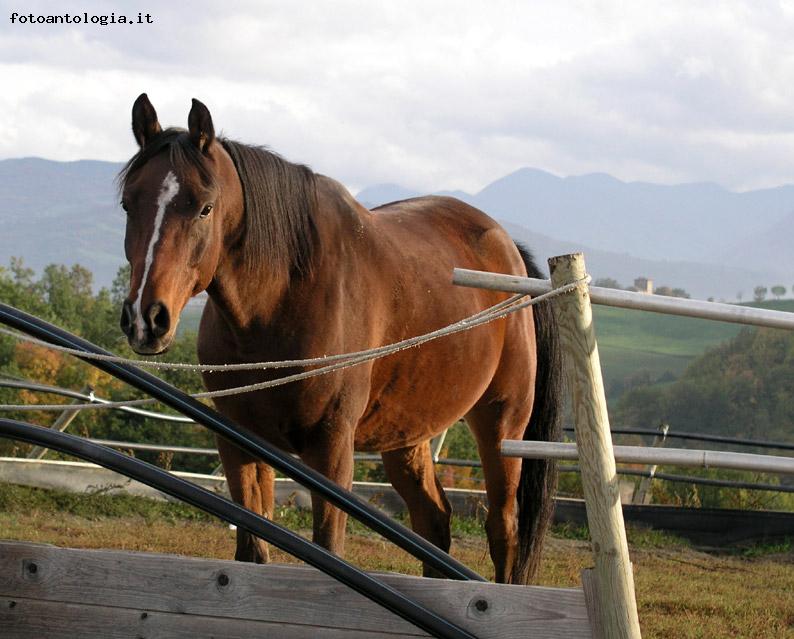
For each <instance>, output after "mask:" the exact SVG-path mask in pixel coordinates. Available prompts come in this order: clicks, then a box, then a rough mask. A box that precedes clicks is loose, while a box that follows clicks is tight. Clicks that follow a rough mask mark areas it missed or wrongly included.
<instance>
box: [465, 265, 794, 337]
mask: <svg viewBox="0 0 794 639" xmlns="http://www.w3.org/2000/svg"><path fill="white" fill-rule="evenodd" d="M452 281H453V283H455V284H458V285H460V286H471V287H474V288H485V289H489V290H494V291H506V292H510V293H528V294H530V295H541V294H543V293H548V292H549V291H550V290H551V288H552V287H551V283H550V282H549V280H540V279H535V278H531V277H517V276H515V275H500V274H498V273H486V272H484V271H471V270H468V269H463V268H456V269H455V270H454V271H453V275H452ZM589 291H590V301H591V302H592V303H593V304H600V305H603V306H616V307H618V308H631V309H634V310H638V311H651V312H653V313H666V314H668V315H683V316H685V317H698V318H700V319H709V320H717V321H719V322H732V323H734V324H747V325H749V326H765V327H767V328H785V329H789V330H794V313H787V312H785V311H774V310H771V309H765V308H751V307H749V306H738V305H736V304H722V303H719V302H704V301H702V300H690V299H682V298H679V297H665V296H663V295H648V294H647V293H636V292H634V291H621V290H617V289H613V288H602V287H600V286H590V287H589Z"/></svg>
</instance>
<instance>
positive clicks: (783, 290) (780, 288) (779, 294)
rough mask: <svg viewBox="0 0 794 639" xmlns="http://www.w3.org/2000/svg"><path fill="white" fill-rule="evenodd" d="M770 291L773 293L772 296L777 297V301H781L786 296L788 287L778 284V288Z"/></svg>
mask: <svg viewBox="0 0 794 639" xmlns="http://www.w3.org/2000/svg"><path fill="white" fill-rule="evenodd" d="M770 290H771V291H772V295H774V296H775V299H776V300H779V299H780V298H781V297H783V296H784V295H785V294H786V287H785V286H783V285H781V284H777V285H776V286H773V287H772V288H771V289H770Z"/></svg>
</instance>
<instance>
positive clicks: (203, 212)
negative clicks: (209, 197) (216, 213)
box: [199, 204, 212, 218]
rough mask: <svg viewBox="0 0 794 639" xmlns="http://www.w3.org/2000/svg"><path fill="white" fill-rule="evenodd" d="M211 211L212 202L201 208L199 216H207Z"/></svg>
mask: <svg viewBox="0 0 794 639" xmlns="http://www.w3.org/2000/svg"><path fill="white" fill-rule="evenodd" d="M211 212H212V204H207V205H205V206H204V208H203V209H201V213H199V217H202V218H203V217H207V216H208V215H209V214H210V213H211Z"/></svg>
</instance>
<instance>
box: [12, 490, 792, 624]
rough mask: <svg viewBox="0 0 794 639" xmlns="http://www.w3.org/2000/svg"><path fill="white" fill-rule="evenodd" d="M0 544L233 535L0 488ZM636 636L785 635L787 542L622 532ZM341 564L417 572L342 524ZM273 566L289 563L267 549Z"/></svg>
mask: <svg viewBox="0 0 794 639" xmlns="http://www.w3.org/2000/svg"><path fill="white" fill-rule="evenodd" d="M277 518H278V519H279V520H280V521H281V523H283V524H285V525H287V526H289V527H290V528H292V529H295V530H299V531H300V532H301V533H303V534H305V535H307V536H308V534H309V533H308V528H309V524H310V519H309V515H308V513H305V512H302V511H296V510H294V509H291V508H282V509H280V510H279V512H278V513H277ZM453 536H454V541H453V548H452V553H453V554H454V555H455V556H456V557H458V558H460V559H461V560H462V561H464V562H465V563H466V564H468V565H470V566H471V567H472V568H474V569H475V570H477V571H478V572H480V573H481V574H483V575H485V576H489V577H491V576H492V568H491V565H490V561H489V560H488V553H487V549H486V545H485V539H484V536H483V534H482V530H481V526H480V524H479V523H478V522H474V521H471V520H456V521H455V525H454V528H453ZM0 539H11V540H25V541H30V542H37V543H52V544H56V545H59V546H69V547H73V548H115V549H123V550H134V551H147V552H165V553H175V554H183V555H193V556H200V557H215V558H223V559H228V558H231V557H232V555H233V552H234V533H233V532H231V531H230V530H229V529H228V527H227V526H226V525H224V524H221V523H219V522H217V521H215V520H212V519H210V518H209V517H208V516H206V515H204V514H202V513H199V512H197V511H195V510H193V509H192V508H190V507H187V506H182V505H173V504H165V503H162V502H154V501H151V500H147V499H142V498H135V497H129V496H119V497H111V496H108V495H91V496H85V495H79V496H78V495H72V494H68V493H61V492H57V491H44V490H37V489H30V488H21V487H16V486H9V485H3V484H0ZM629 543H630V546H631V556H632V561H633V564H634V570H635V579H636V590H637V599H638V605H639V611H640V623H641V625H642V628H643V636H644V637H646V638H647V639H651V638H655V637H675V638H684V639H687V638H693V639H694V638H706V637H746V638H754V639H756V638H757V639H766V638H770V639H771V638H772V637H774V638H776V639H779V638H784V637H794V540H791V541H789V542H785V543H781V544H780V545H778V546H771V547H756V548H748V549H744V550H743V551H742V552H737V553H735V554H733V555H721V556H720V555H712V554H707V553H704V552H700V551H698V550H696V549H693V548H691V547H690V546H688V545H687V544H686V543H685V542H683V541H681V540H679V539H676V538H674V537H670V536H665V535H661V534H657V533H652V532H648V531H642V530H632V529H630V530H629ZM347 557H348V559H350V560H351V561H353V562H354V563H356V564H357V565H359V566H361V567H363V568H365V569H367V570H385V571H398V572H402V573H407V574H419V573H420V567H419V564H418V562H416V561H415V560H414V559H413V558H412V557H410V556H408V555H406V554H405V553H404V552H402V551H400V550H398V549H395V548H394V547H392V546H391V545H390V544H388V543H387V542H384V541H383V540H382V539H381V538H380V537H378V536H376V535H374V534H371V533H368V532H367V531H365V530H364V529H362V528H361V527H360V526H359V525H351V526H350V528H349V535H348V546H347ZM273 559H274V561H277V562H286V563H290V562H294V561H295V560H294V559H293V558H291V557H289V556H287V555H285V554H284V553H281V552H279V551H275V552H274V553H273ZM590 565H591V555H590V551H589V547H588V544H587V541H586V531H583V530H578V529H574V530H570V529H557V530H555V531H553V533H552V534H551V535H550V537H549V539H548V540H547V543H546V546H545V550H544V561H543V567H542V574H541V577H540V583H541V584H542V585H548V586H562V587H573V586H579V585H580V577H579V574H580V571H581V570H582V569H583V568H585V567H589V566H590Z"/></svg>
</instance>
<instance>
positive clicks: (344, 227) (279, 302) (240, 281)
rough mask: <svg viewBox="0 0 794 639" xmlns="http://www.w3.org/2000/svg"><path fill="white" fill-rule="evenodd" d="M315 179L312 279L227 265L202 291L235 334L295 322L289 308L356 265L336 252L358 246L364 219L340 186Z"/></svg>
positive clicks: (347, 255)
mask: <svg viewBox="0 0 794 639" xmlns="http://www.w3.org/2000/svg"><path fill="white" fill-rule="evenodd" d="M318 179H319V180H321V183H320V184H319V185H318V189H317V208H316V210H315V212H314V214H313V219H312V221H313V223H314V226H315V228H316V231H317V241H316V246H315V247H314V250H313V256H312V272H311V274H308V275H297V274H294V273H293V274H290V275H289V276H285V277H284V278H281V279H279V278H275V277H274V276H273V269H272V268H268V264H267V263H263V264H261V265H258V266H257V267H256V268H255V269H254V270H253V271H249V270H246V269H245V268H244V267H243V266H242V265H240V264H239V263H238V262H234V261H232V260H227V261H226V262H225V263H222V264H221V266H220V267H219V269H218V271H217V272H216V276H215V278H214V279H213V281H212V284H211V285H210V287H209V288H208V289H207V290H208V293H209V295H210V298H211V299H212V301H213V303H214V304H215V305H216V307H217V309H218V311H219V314H220V316H221V317H222V318H223V320H224V322H225V323H226V324H228V328H230V329H231V330H233V331H234V332H235V333H240V334H245V333H247V332H248V331H249V329H250V327H252V326H257V327H262V326H268V325H270V324H271V323H272V322H271V320H272V319H273V318H274V317H276V316H288V317H295V318H300V317H301V316H302V315H303V313H302V312H301V310H300V309H291V308H289V307H290V305H293V304H298V305H300V304H302V303H304V302H305V296H306V295H307V294H308V293H307V292H309V291H312V290H314V289H316V288H317V287H320V288H322V287H324V284H323V282H325V279H324V278H329V277H330V278H331V279H332V280H334V282H335V283H338V282H339V280H340V279H341V278H344V277H345V272H346V270H347V269H348V268H350V260H351V259H355V258H354V257H352V255H351V253H350V252H345V251H342V250H340V247H341V246H343V244H350V238H352V237H355V238H358V239H359V241H361V240H360V238H361V235H362V234H361V228H362V225H363V224H366V223H367V220H366V219H364V218H365V217H366V216H367V215H369V213H368V212H367V211H366V209H363V208H362V207H360V206H359V205H358V204H357V203H356V202H355V200H353V198H352V197H351V196H350V195H349V193H347V191H346V190H345V189H344V187H343V186H341V185H340V184H338V183H336V182H335V181H333V180H330V179H328V178H324V177H322V176H318ZM362 216H363V217H362ZM326 284H327V282H326ZM291 328H292V327H291Z"/></svg>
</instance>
